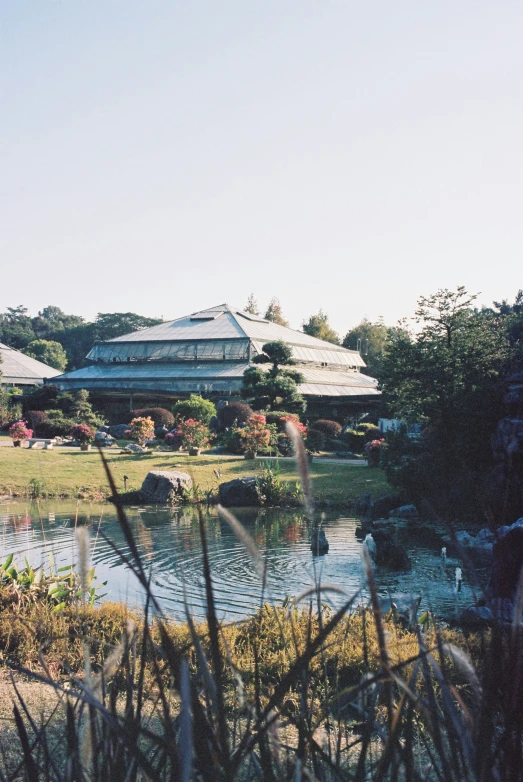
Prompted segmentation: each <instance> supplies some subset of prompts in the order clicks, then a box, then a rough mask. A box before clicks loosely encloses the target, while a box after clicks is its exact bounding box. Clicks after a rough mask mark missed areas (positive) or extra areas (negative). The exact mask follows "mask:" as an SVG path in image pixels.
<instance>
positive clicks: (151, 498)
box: [140, 470, 192, 504]
mask: <svg viewBox="0 0 523 782" xmlns="http://www.w3.org/2000/svg"><path fill="white" fill-rule="evenodd" d="M191 486H192V478H191V476H190V475H187V473H186V472H177V471H176V470H173V471H169V472H167V471H163V470H151V472H149V473H147V476H146V478H145V480H144V482H143V483H142V488H141V489H140V494H141V496H142V497H143V499H144V501H145V502H152V503H158V504H160V503H164V502H170V501H171V500H173V499H174V498H175V497H181V496H182V494H183V492H184V490H187V489H190V488H191Z"/></svg>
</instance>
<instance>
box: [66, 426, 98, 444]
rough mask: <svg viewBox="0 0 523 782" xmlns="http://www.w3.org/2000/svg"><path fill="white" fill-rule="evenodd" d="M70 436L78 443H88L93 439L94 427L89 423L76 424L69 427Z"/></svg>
mask: <svg viewBox="0 0 523 782" xmlns="http://www.w3.org/2000/svg"><path fill="white" fill-rule="evenodd" d="M71 437H73V438H74V439H75V440H77V442H79V443H90V442H92V441H93V440H94V429H92V428H91V427H90V426H89V424H76V426H73V427H72V428H71Z"/></svg>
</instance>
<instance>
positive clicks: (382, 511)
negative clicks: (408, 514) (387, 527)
mask: <svg viewBox="0 0 523 782" xmlns="http://www.w3.org/2000/svg"><path fill="white" fill-rule="evenodd" d="M400 504H401V495H399V494H385V495H384V496H383V497H378V499H377V500H374V502H373V503H372V506H371V508H370V514H371V517H372V518H373V519H383V518H384V517H385V516H386V515H387V514H388V513H389V511H391V510H392V509H393V508H397V507H398V505H400Z"/></svg>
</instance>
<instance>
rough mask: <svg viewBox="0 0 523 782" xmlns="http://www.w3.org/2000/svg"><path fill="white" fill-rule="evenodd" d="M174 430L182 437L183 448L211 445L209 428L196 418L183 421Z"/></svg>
mask: <svg viewBox="0 0 523 782" xmlns="http://www.w3.org/2000/svg"><path fill="white" fill-rule="evenodd" d="M173 432H175V433H176V434H177V435H178V437H179V438H180V443H181V446H182V448H206V447H207V446H208V445H209V429H208V428H207V427H206V426H205V424H203V423H202V422H201V421H197V420H196V419H195V418H188V419H187V420H186V421H181V423H179V424H178V426H177V427H176V429H175V430H173Z"/></svg>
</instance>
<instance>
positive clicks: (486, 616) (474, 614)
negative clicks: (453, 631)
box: [459, 606, 494, 628]
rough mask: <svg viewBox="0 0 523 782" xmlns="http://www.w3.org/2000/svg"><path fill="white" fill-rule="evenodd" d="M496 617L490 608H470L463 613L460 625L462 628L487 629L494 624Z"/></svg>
mask: <svg viewBox="0 0 523 782" xmlns="http://www.w3.org/2000/svg"><path fill="white" fill-rule="evenodd" d="M493 619H494V617H493V616H492V611H491V610H490V608H489V607H488V606H469V607H468V608H465V610H464V611H462V613H461V616H460V618H459V624H460V625H461V626H462V627H470V628H477V627H485V626H487V625H489V624H491V623H492V621H493Z"/></svg>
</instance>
